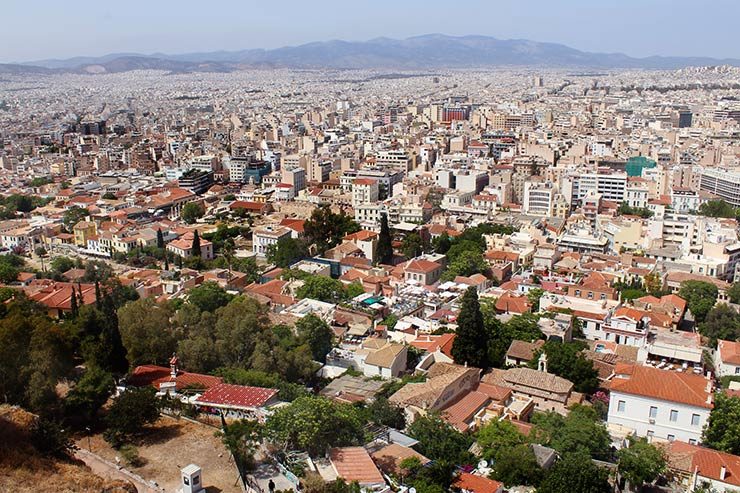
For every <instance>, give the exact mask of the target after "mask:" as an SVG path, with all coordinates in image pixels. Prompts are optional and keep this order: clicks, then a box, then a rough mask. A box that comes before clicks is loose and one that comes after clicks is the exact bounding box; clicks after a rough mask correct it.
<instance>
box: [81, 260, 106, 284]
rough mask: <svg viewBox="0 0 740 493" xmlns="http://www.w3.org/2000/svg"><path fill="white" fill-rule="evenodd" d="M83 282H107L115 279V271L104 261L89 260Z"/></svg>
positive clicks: (86, 263)
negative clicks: (112, 278)
mask: <svg viewBox="0 0 740 493" xmlns="http://www.w3.org/2000/svg"><path fill="white" fill-rule="evenodd" d="M84 269H85V274H84V275H83V276H82V281H83V282H106V281H108V280H110V279H111V277H113V269H112V268H111V266H110V264H108V262H105V261H103V260H88V261H87V262H85V264H84Z"/></svg>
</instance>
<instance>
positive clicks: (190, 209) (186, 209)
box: [180, 202, 206, 224]
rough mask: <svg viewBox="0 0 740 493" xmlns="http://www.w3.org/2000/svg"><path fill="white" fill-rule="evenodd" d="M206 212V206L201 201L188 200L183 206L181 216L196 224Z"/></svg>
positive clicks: (186, 220) (184, 219)
mask: <svg viewBox="0 0 740 493" xmlns="http://www.w3.org/2000/svg"><path fill="white" fill-rule="evenodd" d="M205 213H206V211H205V209H204V207H203V205H202V204H200V203H199V202H188V203H187V204H185V205H184V206H183V207H182V211H181V212H180V218H182V220H183V221H185V222H186V223H188V224H194V223H195V222H196V221H197V220H198V219H200V218H201V217H203V215H204V214H205Z"/></svg>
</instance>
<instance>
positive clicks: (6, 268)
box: [0, 255, 25, 284]
mask: <svg viewBox="0 0 740 493" xmlns="http://www.w3.org/2000/svg"><path fill="white" fill-rule="evenodd" d="M24 264H25V261H24V260H23V259H22V258H21V257H19V256H17V255H0V283H4V284H11V283H14V282H16V281H17V280H18V274H19V273H20V272H21V267H23V265H24Z"/></svg>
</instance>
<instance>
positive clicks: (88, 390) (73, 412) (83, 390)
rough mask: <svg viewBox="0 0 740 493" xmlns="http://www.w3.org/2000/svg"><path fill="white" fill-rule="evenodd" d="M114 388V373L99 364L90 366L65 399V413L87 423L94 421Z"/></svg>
mask: <svg viewBox="0 0 740 493" xmlns="http://www.w3.org/2000/svg"><path fill="white" fill-rule="evenodd" d="M114 388H115V382H114V381H113V375H111V374H110V373H108V372H107V371H105V370H102V369H100V368H98V367H97V366H93V367H91V368H88V369H87V370H86V371H85V374H84V375H83V376H82V378H81V379H80V381H79V382H77V384H76V385H75V386H74V387H73V388H72V390H70V391H69V393H68V394H67V397H66V398H65V399H64V408H65V414H66V415H67V416H70V417H73V418H79V419H80V421H82V422H85V423H89V422H90V421H93V420H94V419H95V416H96V414H97V413H98V410H99V409H100V408H101V407H102V406H103V404H105V402H106V401H107V400H108V396H110V394H111V393H112V392H113V389H114Z"/></svg>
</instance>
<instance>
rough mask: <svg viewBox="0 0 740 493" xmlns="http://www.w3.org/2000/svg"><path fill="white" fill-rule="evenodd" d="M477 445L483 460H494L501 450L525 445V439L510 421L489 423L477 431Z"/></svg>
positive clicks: (492, 421)
mask: <svg viewBox="0 0 740 493" xmlns="http://www.w3.org/2000/svg"><path fill="white" fill-rule="evenodd" d="M477 442H478V445H479V446H480V448H481V456H482V457H483V458H484V459H487V460H489V461H490V460H492V459H495V458H496V456H497V455H498V453H499V452H500V451H501V450H503V449H511V448H513V447H515V446H517V445H523V444H525V443H527V437H525V436H524V435H523V434H522V433H521V432H520V431H519V429H518V428H517V427H516V426H514V424H513V423H512V422H511V421H499V420H497V419H495V420H491V421H489V422H488V423H487V424H486V425H485V426H484V427H483V428H481V429H480V430H479V431H478V437H477Z"/></svg>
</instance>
